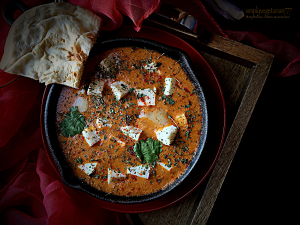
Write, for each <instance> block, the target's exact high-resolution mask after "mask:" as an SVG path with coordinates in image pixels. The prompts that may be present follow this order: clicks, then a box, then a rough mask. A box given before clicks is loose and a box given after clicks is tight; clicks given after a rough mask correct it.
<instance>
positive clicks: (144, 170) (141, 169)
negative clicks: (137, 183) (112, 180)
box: [127, 165, 150, 179]
mask: <svg viewBox="0 0 300 225" xmlns="http://www.w3.org/2000/svg"><path fill="white" fill-rule="evenodd" d="M127 173H128V174H132V175H135V176H138V177H142V178H145V179H148V178H149V175H150V166H149V165H140V166H135V167H129V168H127Z"/></svg>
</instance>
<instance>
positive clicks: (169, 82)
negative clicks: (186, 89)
mask: <svg viewBox="0 0 300 225" xmlns="http://www.w3.org/2000/svg"><path fill="white" fill-rule="evenodd" d="M175 83H176V78H166V79H165V84H164V87H165V90H164V95H172V94H174V92H175Z"/></svg>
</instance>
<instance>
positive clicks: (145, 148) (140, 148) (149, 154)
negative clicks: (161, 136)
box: [133, 138, 162, 163]
mask: <svg viewBox="0 0 300 225" xmlns="http://www.w3.org/2000/svg"><path fill="white" fill-rule="evenodd" d="M133 151H134V152H135V154H136V155H137V156H138V157H139V158H140V159H141V161H142V163H153V162H155V161H156V160H157V159H158V155H159V154H160V153H161V152H162V144H161V142H160V141H157V140H153V138H148V139H147V141H145V140H141V141H139V142H137V143H136V144H135V145H134V148H133Z"/></svg>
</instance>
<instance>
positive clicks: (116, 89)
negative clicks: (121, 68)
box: [110, 81, 130, 101]
mask: <svg viewBox="0 0 300 225" xmlns="http://www.w3.org/2000/svg"><path fill="white" fill-rule="evenodd" d="M110 87H111V90H112V92H113V93H114V95H115V97H116V99H117V101H119V100H120V99H121V98H123V97H124V96H125V95H126V94H127V93H128V92H129V89H130V88H129V86H128V85H127V84H126V83H125V82H123V81H116V82H114V83H112V84H111V85H110Z"/></svg>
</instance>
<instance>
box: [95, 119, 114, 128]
mask: <svg viewBox="0 0 300 225" xmlns="http://www.w3.org/2000/svg"><path fill="white" fill-rule="evenodd" d="M96 124H97V127H98V128H99V129H101V128H103V127H112V124H109V123H108V121H107V118H105V117H98V118H97V120H96Z"/></svg>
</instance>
